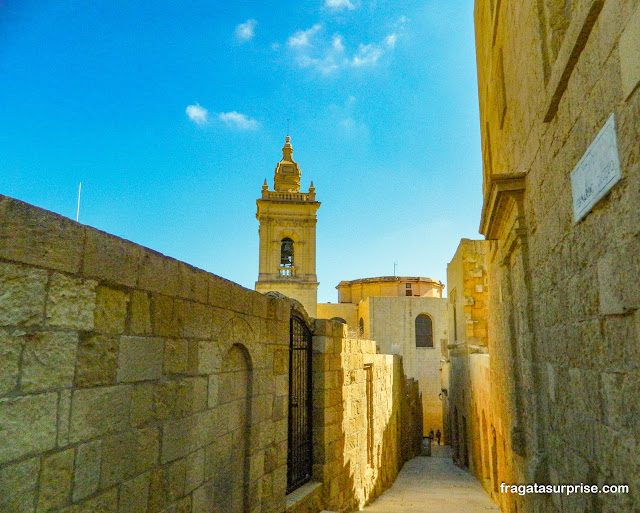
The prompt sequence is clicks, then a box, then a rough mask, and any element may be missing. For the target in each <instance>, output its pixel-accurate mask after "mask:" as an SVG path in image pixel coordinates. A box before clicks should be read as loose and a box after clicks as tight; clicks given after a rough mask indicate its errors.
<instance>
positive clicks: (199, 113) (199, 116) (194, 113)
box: [186, 103, 209, 125]
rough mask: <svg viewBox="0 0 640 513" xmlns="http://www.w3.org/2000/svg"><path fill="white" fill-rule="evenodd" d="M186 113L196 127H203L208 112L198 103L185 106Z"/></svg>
mask: <svg viewBox="0 0 640 513" xmlns="http://www.w3.org/2000/svg"><path fill="white" fill-rule="evenodd" d="M186 113H187V116H189V119H190V120H191V121H193V122H194V123H195V124H196V125H204V124H205V123H207V121H208V116H209V111H208V110H207V109H205V108H204V107H201V106H200V104H199V103H196V104H195V105H189V106H187V109H186Z"/></svg>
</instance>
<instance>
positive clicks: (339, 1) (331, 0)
mask: <svg viewBox="0 0 640 513" xmlns="http://www.w3.org/2000/svg"><path fill="white" fill-rule="evenodd" d="M324 5H325V7H328V8H329V9H331V10H332V11H342V10H343V9H349V10H350V11H353V10H354V9H355V8H356V7H355V5H353V4H352V3H351V2H350V1H349V0H324Z"/></svg>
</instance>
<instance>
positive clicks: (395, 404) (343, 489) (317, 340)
mask: <svg viewBox="0 0 640 513" xmlns="http://www.w3.org/2000/svg"><path fill="white" fill-rule="evenodd" d="M315 328H316V329H315V337H314V361H313V367H314V376H313V378H314V385H313V386H314V478H315V479H317V480H318V481H322V482H323V483H324V490H323V493H324V507H325V508H326V509H331V510H339V511H351V510H354V509H359V508H361V507H362V506H364V505H365V504H368V503H369V502H371V501H372V500H373V499H375V498H376V497H377V496H379V495H380V494H381V493H382V492H383V491H385V490H386V489H387V488H388V487H389V486H391V484H392V483H393V481H394V480H395V478H396V476H397V474H398V472H399V471H400V469H401V468H402V466H403V464H404V462H405V461H407V460H409V459H411V458H413V457H414V456H417V455H419V454H420V448H421V443H422V422H421V420H422V408H421V406H420V405H421V401H420V397H419V391H418V386H417V382H415V381H413V380H410V381H407V379H406V378H405V375H404V371H403V367H402V359H401V357H400V356H397V355H380V354H376V347H375V342H373V341H369V340H359V339H347V338H343V337H344V332H343V325H342V324H339V323H337V322H332V321H325V320H316V322H315Z"/></svg>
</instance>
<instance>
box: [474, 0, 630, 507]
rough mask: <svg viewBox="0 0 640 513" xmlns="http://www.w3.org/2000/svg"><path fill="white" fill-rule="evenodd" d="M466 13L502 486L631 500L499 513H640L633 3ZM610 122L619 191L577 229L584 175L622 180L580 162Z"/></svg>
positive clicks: (518, 5)
mask: <svg viewBox="0 0 640 513" xmlns="http://www.w3.org/2000/svg"><path fill="white" fill-rule="evenodd" d="M475 4H476V8H475V25H476V49H477V60H478V66H477V67H478V85H479V99H480V118H481V129H482V144H483V161H484V165H483V176H484V207H483V220H482V227H481V230H482V233H483V234H484V235H485V236H486V237H487V238H488V239H491V240H492V242H491V248H490V251H489V264H488V270H489V285H490V297H489V324H488V329H489V352H490V354H491V363H490V373H491V380H492V390H493V389H495V390H496V393H493V392H492V397H491V401H492V408H493V411H494V413H495V417H496V418H495V425H494V428H495V430H496V434H497V437H496V439H497V460H498V477H499V479H500V480H501V481H504V482H519V483H530V482H534V481H535V482H549V483H552V484H558V483H581V482H582V483H593V484H598V485H604V484H628V485H629V487H630V493H628V494H593V495H588V494H575V495H572V496H568V497H565V496H562V495H560V494H553V495H551V496H548V495H533V496H523V497H519V496H513V495H503V496H501V497H500V501H501V504H502V506H503V510H504V511H509V512H515V511H548V512H551V513H554V512H558V513H559V512H567V513H569V512H571V513H573V512H575V511H580V512H601V511H616V512H626V511H637V510H638V509H640V468H639V467H638V465H637V462H638V447H639V444H640V429H639V426H640V423H639V422H638V418H639V415H638V413H639V412H640V394H638V390H639V386H640V294H639V293H638V291H639V290H640V288H638V285H637V284H638V282H639V277H640V262H639V255H640V201H639V197H640V196H639V191H640V87H638V86H639V85H640V52H639V51H638V41H639V40H640V3H639V2H638V1H637V0H605V1H603V0H587V1H581V2H565V1H563V0H562V1H561V0H545V1H537V0H523V1H521V2H504V1H502V2H493V1H490V0H476V3H475ZM612 116H614V117H613V119H614V121H615V123H614V126H613V131H612V132H611V133H612V135H611V136H610V137H606V138H605V139H604V140H603V141H608V142H606V147H607V148H608V149H609V150H610V151H611V153H612V154H614V155H615V154H617V160H618V161H619V171H620V176H621V179H620V180H619V181H618V182H617V183H616V184H615V185H613V186H612V188H611V189H610V190H609V191H608V193H607V194H605V195H604V196H602V197H601V198H600V199H599V200H598V201H597V202H596V203H595V204H594V205H593V208H591V209H590V210H589V211H588V212H586V213H585V214H586V215H584V217H582V218H580V219H576V216H575V215H574V201H575V202H576V204H577V203H578V202H579V201H580V198H581V197H588V196H589V194H588V192H589V191H588V188H587V187H585V188H584V189H581V191H578V192H577V194H574V192H573V184H572V173H573V171H574V169H576V167H577V166H578V165H579V163H580V161H581V160H582V159H583V158H585V160H584V161H583V163H584V162H588V163H589V164H590V166H591V167H590V171H589V173H588V176H589V177H590V178H592V179H593V181H592V183H591V185H592V186H593V187H592V190H593V188H595V189H596V190H597V187H598V186H599V185H601V184H602V183H608V182H599V181H598V179H599V177H601V176H603V173H604V171H605V170H607V169H616V168H617V167H618V166H617V165H616V164H615V163H614V160H613V159H603V160H599V159H598V155H596V154H589V155H587V151H588V149H589V147H590V145H591V144H592V143H593V142H594V140H595V139H596V137H597V136H598V134H599V133H600V131H601V129H602V128H603V127H604V126H605V123H606V122H607V120H609V119H612ZM614 141H615V147H614V145H613V142H614ZM609 166H610V167H609ZM583 169H584V168H583ZM585 194H586V195H585Z"/></svg>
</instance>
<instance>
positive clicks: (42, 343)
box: [20, 331, 78, 392]
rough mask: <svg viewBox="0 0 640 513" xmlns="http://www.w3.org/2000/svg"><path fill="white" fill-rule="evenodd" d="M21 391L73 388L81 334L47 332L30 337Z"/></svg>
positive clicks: (24, 359) (24, 355)
mask: <svg viewBox="0 0 640 513" xmlns="http://www.w3.org/2000/svg"><path fill="white" fill-rule="evenodd" d="M25 338H26V344H25V348H24V352H23V355H22V377H21V383H20V388H21V389H22V390H23V391H25V392H35V391H39V390H49V389H53V388H64V387H70V386H71V384H72V383H73V375H74V371H75V361H76V350H77V347H78V335H77V334H76V333H70V332H65V331H60V332H56V331H44V332H37V333H32V334H30V335H27V336H26V337H25Z"/></svg>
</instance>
